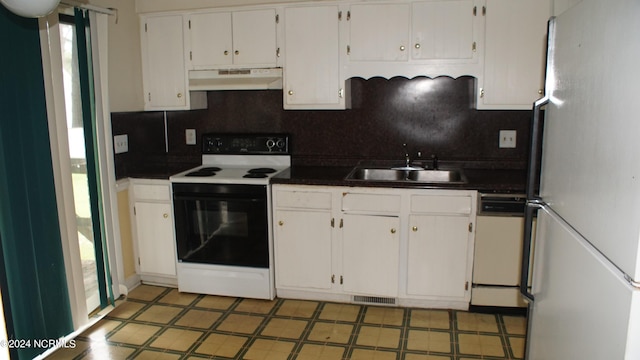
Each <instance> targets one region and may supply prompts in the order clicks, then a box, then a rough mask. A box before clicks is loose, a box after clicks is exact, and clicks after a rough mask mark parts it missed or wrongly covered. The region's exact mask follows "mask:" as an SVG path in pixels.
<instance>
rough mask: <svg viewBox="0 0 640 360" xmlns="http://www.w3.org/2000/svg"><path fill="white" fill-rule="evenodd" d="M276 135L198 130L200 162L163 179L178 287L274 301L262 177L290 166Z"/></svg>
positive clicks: (284, 139) (282, 138)
mask: <svg viewBox="0 0 640 360" xmlns="http://www.w3.org/2000/svg"><path fill="white" fill-rule="evenodd" d="M289 140H290V139H289V137H288V136H287V135H283V134H205V135H203V137H202V144H203V147H202V149H203V153H202V165H200V166H198V167H196V168H193V169H190V170H187V171H184V172H181V173H178V174H176V175H173V176H171V177H170V178H169V180H170V181H171V186H172V193H173V206H174V219H175V237H176V250H177V255H178V264H177V269H178V290H179V291H184V292H192V293H202V294H212V295H226V296H237V297H249V298H260V299H273V298H274V297H275V286H274V270H273V230H272V228H271V223H272V221H271V216H272V214H271V212H272V210H271V189H270V185H269V179H270V178H271V177H273V176H274V175H276V174H278V173H279V172H281V171H283V170H285V169H287V168H288V167H289V166H290V164H291V153H290V150H289V146H290V144H289Z"/></svg>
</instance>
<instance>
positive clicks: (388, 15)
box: [349, 4, 410, 61]
mask: <svg viewBox="0 0 640 360" xmlns="http://www.w3.org/2000/svg"><path fill="white" fill-rule="evenodd" d="M350 13H351V14H350V20H349V24H350V25H349V29H350V31H351V34H350V41H349V60H350V61H406V60H408V58H409V55H408V53H409V19H410V17H409V5H408V4H357V5H352V6H351V10H350Z"/></svg>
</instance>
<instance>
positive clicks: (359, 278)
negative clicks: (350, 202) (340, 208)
mask: <svg viewBox="0 0 640 360" xmlns="http://www.w3.org/2000/svg"><path fill="white" fill-rule="evenodd" d="M399 226H400V220H399V218H398V217H396V216H375V215H355V214H345V215H344V228H343V233H342V236H343V247H342V252H343V260H342V268H343V278H344V291H345V292H348V293H353V294H363V295H372V296H388V297H396V296H398V270H399V268H398V267H399V252H400V233H399Z"/></svg>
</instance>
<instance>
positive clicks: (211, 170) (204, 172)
mask: <svg viewBox="0 0 640 360" xmlns="http://www.w3.org/2000/svg"><path fill="white" fill-rule="evenodd" d="M220 170H222V169H220V168H219V167H217V166H207V167H203V168H200V169H198V170H196V171H192V172H190V173H187V174H185V176H199V177H204V176H214V175H215V174H216V172H217V171H220Z"/></svg>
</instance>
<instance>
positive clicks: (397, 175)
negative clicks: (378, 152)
mask: <svg viewBox="0 0 640 360" xmlns="http://www.w3.org/2000/svg"><path fill="white" fill-rule="evenodd" d="M407 172H408V171H406V170H396V169H370V168H355V169H353V171H351V173H350V174H349V175H348V176H347V178H348V179H352V180H370V181H400V180H406V179H407Z"/></svg>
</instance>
